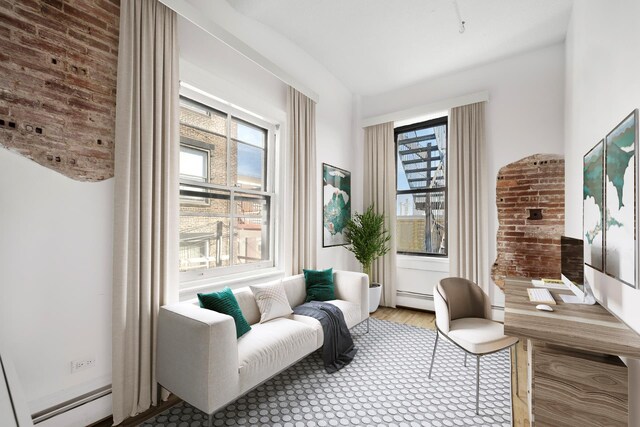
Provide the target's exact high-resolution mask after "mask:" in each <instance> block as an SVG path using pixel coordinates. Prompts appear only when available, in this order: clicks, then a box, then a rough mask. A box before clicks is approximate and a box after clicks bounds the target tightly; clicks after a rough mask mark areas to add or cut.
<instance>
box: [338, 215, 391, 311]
mask: <svg viewBox="0 0 640 427" xmlns="http://www.w3.org/2000/svg"><path fill="white" fill-rule="evenodd" d="M344 234H345V237H346V238H347V242H349V243H348V245H347V246H345V247H346V248H347V250H349V251H351V252H353V254H354V255H355V256H356V259H357V260H358V261H360V264H362V271H364V273H366V274H367V276H369V313H373V312H374V311H376V310H377V309H378V305H380V296H381V295H382V284H380V283H374V282H373V281H372V280H371V263H373V261H375V260H376V259H377V258H378V257H381V256H383V255H385V254H386V253H387V252H389V240H390V239H391V236H390V235H389V232H388V231H387V230H386V229H385V227H384V215H381V214H377V213H375V212H374V210H373V205H371V206H369V207H368V208H367V210H366V211H365V212H364V213H362V214H359V213H358V212H356V213H355V214H354V215H353V218H351V219H350V220H349V221H348V222H347V225H346V226H345V232H344Z"/></svg>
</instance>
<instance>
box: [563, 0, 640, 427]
mask: <svg viewBox="0 0 640 427" xmlns="http://www.w3.org/2000/svg"><path fill="white" fill-rule="evenodd" d="M639 16H640V2H638V1H636V0H620V1H616V2H597V1H585V2H582V1H579V2H575V3H574V6H573V15H572V18H571V24H570V27H569V31H568V34H567V55H566V63H567V72H566V78H567V87H566V145H565V155H566V168H567V169H566V187H565V190H566V218H567V225H566V233H567V234H568V235H569V236H573V237H577V238H580V236H581V235H582V221H581V219H582V157H583V155H584V154H585V153H586V152H587V151H588V150H589V149H590V148H591V147H593V146H594V145H595V144H596V143H597V142H598V141H600V139H602V138H603V137H604V136H605V135H606V134H607V133H608V132H609V131H610V130H611V129H613V127H615V126H616V125H617V124H618V123H619V122H620V121H621V120H622V119H623V118H625V117H626V116H627V115H628V114H629V113H630V112H631V111H632V110H633V109H635V108H638V107H640V79H639V78H638V70H639V69H640V54H639V53H638V52H639V51H638V41H639V40H640V27H638V25H637V20H638V17H639ZM636 158H637V155H636ZM636 167H637V166H636ZM569 219H571V220H569ZM588 273H589V274H588V276H591V278H592V280H591V283H592V285H593V287H594V293H595V294H596V297H597V298H598V300H599V301H600V302H601V303H602V304H603V305H604V306H605V307H607V308H608V309H609V310H610V311H612V312H613V313H614V314H615V315H617V316H618V317H619V318H620V319H622V320H623V321H624V322H626V323H627V324H628V325H629V326H630V327H632V328H633V329H634V330H635V331H636V332H640V310H638V307H640V290H635V289H631V288H630V287H628V286H626V285H624V284H622V283H620V282H618V281H616V280H614V279H612V278H609V277H607V276H605V275H603V274H601V273H599V272H595V271H594V270H592V269H589V271H588ZM628 365H629V372H630V402H629V409H630V417H629V418H630V425H631V426H636V427H637V426H640V363H638V361H637V360H631V361H628Z"/></svg>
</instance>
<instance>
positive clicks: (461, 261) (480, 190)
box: [448, 102, 489, 294]
mask: <svg viewBox="0 0 640 427" xmlns="http://www.w3.org/2000/svg"><path fill="white" fill-rule="evenodd" d="M485 104H486V103H485V102H479V103H476V104H470V105H464V106H462V107H457V108H453V109H451V112H450V115H449V197H448V205H449V268H450V273H451V275H452V276H457V277H463V278H465V279H468V280H471V281H473V282H475V283H477V284H479V285H480V287H481V288H482V289H483V290H484V291H485V292H486V293H487V294H489V278H488V277H489V276H488V271H489V265H488V263H489V261H488V259H489V257H488V253H487V251H488V245H487V243H488V240H487V234H488V233H487V226H488V223H487V219H488V214H487V188H486V187H487V186H486V183H485V179H486V177H485V172H486V170H487V165H486V157H485V156H486V155H485Z"/></svg>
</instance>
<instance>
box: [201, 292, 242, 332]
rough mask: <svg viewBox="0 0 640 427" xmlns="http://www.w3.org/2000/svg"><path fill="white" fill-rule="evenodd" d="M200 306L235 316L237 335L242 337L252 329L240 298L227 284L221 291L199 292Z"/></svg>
mask: <svg viewBox="0 0 640 427" xmlns="http://www.w3.org/2000/svg"><path fill="white" fill-rule="evenodd" d="M198 301H200V307H202V308H206V309H209V310H213V311H217V312H218V313H222V314H228V315H229V316H231V317H233V320H234V321H235V322H236V336H237V337H238V338H240V337H241V336H243V335H244V334H246V333H247V332H249V331H250V330H251V326H249V323H248V322H247V319H245V318H244V315H243V314H242V311H241V310H240V306H239V305H238V300H236V297H235V295H233V292H231V289H230V288H229V287H228V286H227V287H225V288H224V289H223V290H221V291H220V292H211V293H210V294H198Z"/></svg>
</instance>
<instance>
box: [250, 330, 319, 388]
mask: <svg viewBox="0 0 640 427" xmlns="http://www.w3.org/2000/svg"><path fill="white" fill-rule="evenodd" d="M316 345H317V333H316V329H315V328H313V327H311V326H308V325H305V324H304V323H302V322H296V321H295V320H292V319H285V318H279V319H274V320H270V321H268V322H265V323H258V324H256V325H254V326H253V327H252V329H251V331H249V332H248V333H247V334H246V335H244V336H243V337H242V338H241V339H239V340H238V366H239V371H240V383H241V387H240V388H241V390H242V391H246V390H248V389H250V388H252V387H254V386H255V385H256V384H260V383H261V382H262V381H264V380H266V379H267V378H269V377H271V376H272V375H275V374H276V373H278V372H280V371H281V370H282V369H284V368H286V367H287V366H289V365H291V364H292V363H294V362H296V361H297V360H299V359H302V358H303V357H304V356H306V355H307V354H309V353H311V352H312V351H314V350H315V349H316V348H317V346H316Z"/></svg>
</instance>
